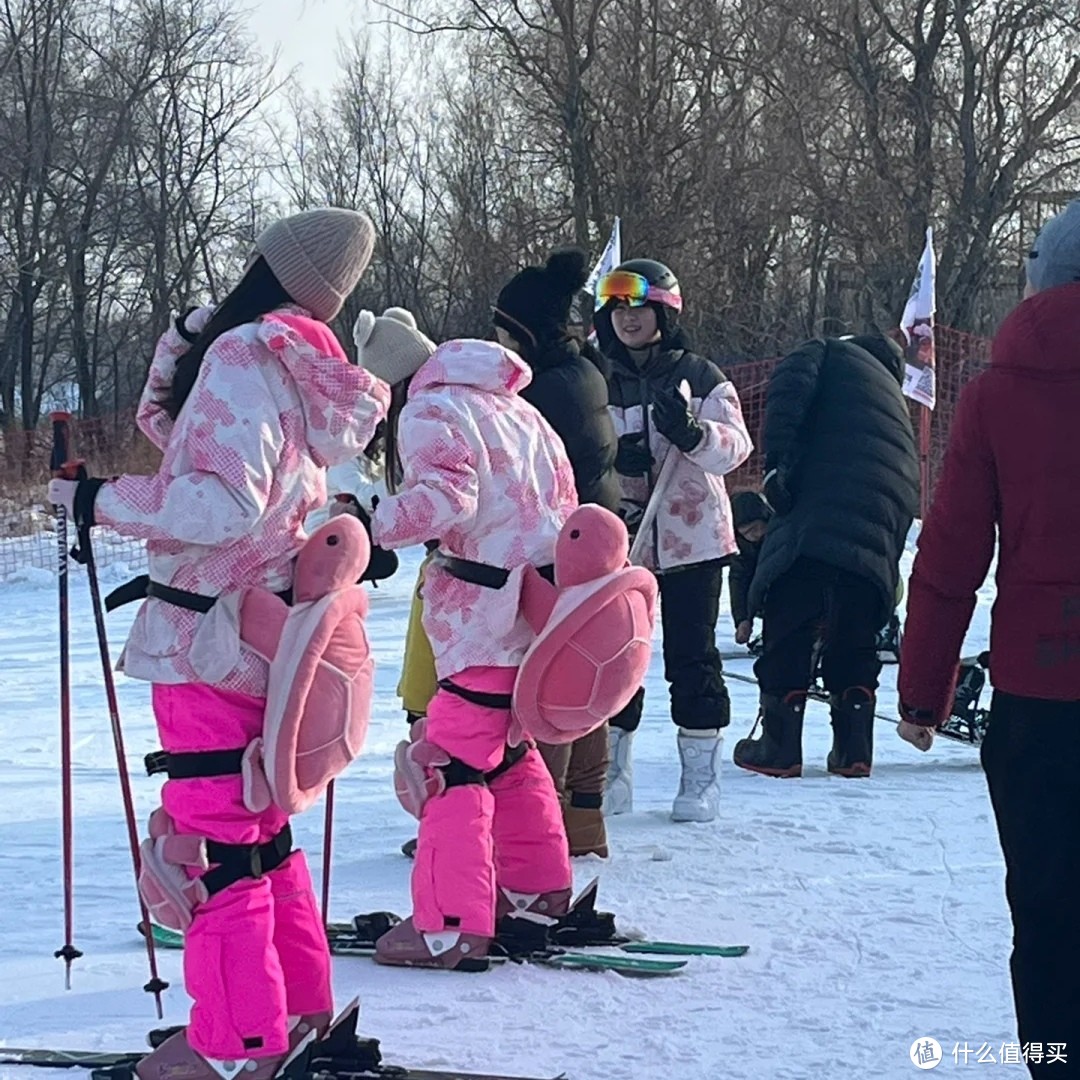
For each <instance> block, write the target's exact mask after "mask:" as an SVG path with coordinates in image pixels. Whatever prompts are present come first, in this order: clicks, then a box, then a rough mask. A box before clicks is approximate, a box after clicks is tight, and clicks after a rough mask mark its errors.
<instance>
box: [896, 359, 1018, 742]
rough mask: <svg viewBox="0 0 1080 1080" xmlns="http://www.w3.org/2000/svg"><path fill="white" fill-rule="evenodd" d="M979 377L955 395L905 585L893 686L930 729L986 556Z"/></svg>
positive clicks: (989, 477) (941, 712)
mask: <svg viewBox="0 0 1080 1080" xmlns="http://www.w3.org/2000/svg"><path fill="white" fill-rule="evenodd" d="M985 392H986V382H985V377H978V378H976V379H974V380H973V381H972V382H971V383H969V384H968V385H967V386H966V387H965V388H964V390H963V391H962V393H961V395H960V400H959V402H958V403H957V406H956V414H955V416H954V417H953V422H952V425H951V427H950V429H949V443H948V447H947V448H946V451H945V461H944V463H943V466H942V471H941V477H940V479H939V481H938V486H937V491H936V492H935V494H934V502H933V505H932V506H931V508H930V511H929V513H928V514H927V518H926V521H925V522H923V527H922V531H921V533H920V535H919V542H918V553H917V555H916V557H915V565H914V567H913V568H912V572H911V580H910V582H909V583H908V602H907V621H906V623H905V625H904V638H903V644H902V646H901V651H900V674H899V677H898V681H897V685H898V688H899V692H900V701H901V703H902V704H903V705H904V706H905V707H907V708H908V709H919V710H930V711H931V712H932V714H933V720H932V721H928V723H930V722H932V723H933V724H935V725H937V724H940V723H941V722H942V721H944V720H945V719H946V718H947V717H948V715H949V711H950V709H951V707H952V698H953V693H954V691H955V687H956V674H957V665H958V663H959V660H960V651H961V649H962V648H963V644H964V636H965V635H966V633H967V629H968V624H969V623H970V622H971V614H972V612H973V611H974V609H975V594H976V592H977V591H978V590H979V588H980V586H981V585H982V584H983V582H984V581H985V580H986V573H987V571H988V570H989V569H990V561H991V559H992V557H993V554H994V536H995V525H996V522H997V517H998V486H997V470H996V468H995V465H994V457H993V453H992V451H991V448H990V445H989V443H988V441H987V439H986V428H985V423H984V420H983V416H982V406H981V402H982V399H983V395H984V394H985Z"/></svg>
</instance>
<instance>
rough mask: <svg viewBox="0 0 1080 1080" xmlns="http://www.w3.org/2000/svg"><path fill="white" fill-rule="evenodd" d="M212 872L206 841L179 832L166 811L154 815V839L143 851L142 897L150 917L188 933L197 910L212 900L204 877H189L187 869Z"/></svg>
mask: <svg viewBox="0 0 1080 1080" xmlns="http://www.w3.org/2000/svg"><path fill="white" fill-rule="evenodd" d="M189 866H190V867H194V868H196V869H199V870H203V871H206V870H209V869H210V861H209V859H208V858H207V853H206V840H205V839H204V838H203V837H201V836H186V835H183V834H180V833H177V831H176V827H175V825H174V823H173V819H172V818H171V817H170V816H169V814H168V813H167V812H166V811H165V810H164V809H162V808H159V809H157V810H155V811H154V812H153V813H152V814H151V815H150V838H149V839H148V840H144V841H143V842H142V846H141V847H140V848H139V895H140V896H141V897H142V899H143V903H145V904H146V908H147V911H148V912H149V915H150V918H151V919H152V920H153V921H154V922H156V923H159V924H160V925H161V926H165V927H168V928H169V929H170V930H180V931H183V930H186V929H187V928H188V927H189V926H190V925H191V920H192V918H193V917H194V915H195V909H196V908H197V907H198V905H199V904H202V903H205V902H206V901H207V900H208V899H209V894H208V893H207V891H206V886H205V885H204V884H203V881H202V878H201V877H189V876H188V874H187V871H186V868H187V867H189Z"/></svg>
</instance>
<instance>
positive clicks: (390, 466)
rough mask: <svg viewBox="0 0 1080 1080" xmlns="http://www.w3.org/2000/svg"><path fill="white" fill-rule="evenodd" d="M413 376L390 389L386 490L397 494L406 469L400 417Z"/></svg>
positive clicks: (387, 417) (387, 421) (386, 448)
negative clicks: (400, 445) (400, 446)
mask: <svg viewBox="0 0 1080 1080" xmlns="http://www.w3.org/2000/svg"><path fill="white" fill-rule="evenodd" d="M411 382H412V378H411V377H410V378H408V379H402V380H401V382H399V383H395V384H394V386H393V387H391V389H390V408H389V410H388V411H387V414H386V444H385V455H386V456H385V461H386V466H385V475H386V490H387V491H388V492H390V494H391V495H396V494H397V490H398V488H399V487H400V485H401V482H402V480H403V479H404V478H405V470H404V469H403V467H402V464H401V457H400V455H399V454H398V439H397V433H398V419H399V418H400V417H401V410H402V409H403V408H405V402H406V401H408V399H409V384H410V383H411Z"/></svg>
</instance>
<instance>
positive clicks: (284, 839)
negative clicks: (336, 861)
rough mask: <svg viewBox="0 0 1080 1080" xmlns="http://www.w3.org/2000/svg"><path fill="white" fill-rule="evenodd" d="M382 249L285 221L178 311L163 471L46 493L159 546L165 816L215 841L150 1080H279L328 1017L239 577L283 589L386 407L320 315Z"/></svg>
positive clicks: (149, 392) (162, 353)
mask: <svg viewBox="0 0 1080 1080" xmlns="http://www.w3.org/2000/svg"><path fill="white" fill-rule="evenodd" d="M373 241H374V231H373V228H372V225H371V222H370V221H369V220H368V218H367V217H366V216H364V215H363V214H359V213H356V212H354V211H349V210H342V209H319V210H311V211H308V212H306V213H303V214H297V215H295V216H293V217H290V218H286V219H284V220H281V221H278V222H277V223H275V224H273V225H271V226H270V227H269V228H268V229H266V230H265V231H264V232H263V233H262V234H261V235H260V236H259V238H258V239H257V240H256V243H255V252H254V253H253V256H252V259H251V260H250V261H249V264H248V267H247V269H246V271H245V274H244V276H243V278H242V279H241V281H240V283H239V284H238V285H237V287H236V288H235V289H234V290H233V291H232V292H231V293H230V294H229V295H228V296H227V297H226V298H225V300H224V301H223V302H222V304H221V306H220V307H218V308H217V309H216V310H212V309H210V308H202V309H199V310H194V311H192V312H189V313H188V314H187V315H186V316H181V317H180V318H179V319H177V320H176V324H175V326H173V327H172V328H170V329H169V330H168V331H167V332H166V333H165V334H164V336H163V337H162V338H161V340H160V342H159V343H158V347H157V351H156V352H155V354H154V359H153V363H152V365H151V368H150V374H149V378H148V380H147V384H146V387H145V389H144V391H143V395H142V400H141V401H140V404H139V410H138V423H139V427H140V428H141V429H142V430H143V431H144V432H145V433H146V435H147V436H148V437H149V438H150V439H151V440H152V441H153V442H154V443H155V445H157V446H158V447H159V448H160V449H161V450H162V451H163V459H162V462H161V467H160V469H159V470H158V472H157V474H156V475H154V476H131V475H129V476H120V477H117V478H114V479H112V480H109V481H103V480H97V479H92V480H84V481H81V482H68V481H54V482H53V484H52V485H50V493H51V496H50V497H55V498H56V500H57V502H58V503H62V504H65V505H67V506H68V507H69V508H70V509H71V511H72V513H73V516H74V519H75V521H76V523H77V524H78V525H80V526H82V527H90V526H93V525H102V526H107V527H109V528H111V529H113V530H114V531H115V532H118V533H121V534H123V535H126V536H134V537H139V538H142V539H145V540H146V541H147V551H148V555H149V571H150V573H149V582H147V581H146V580H145V579H142V580H140V581H136V582H132V583H130V584H129V585H128V586H125V587H124V588H123V589H122V590H119V591H120V592H121V593H123V594H125V595H122V596H119V597H117V600H118V601H119V602H126V601H127V600H129V599H137V598H141V597H147V600H146V603H145V604H143V606H142V608H141V610H140V611H139V613H138V615H137V617H136V619H135V623H134V625H133V627H132V630H131V635H130V637H129V638H128V642H127V645H126V647H125V649H124V653H123V655H122V656H121V660H120V670H122V671H124V672H125V673H126V674H127V675H129V676H130V677H132V678H136V679H145V680H147V681H149V682H151V683H152V684H153V689H152V701H153V708H154V716H155V719H156V721H157V725H158V733H159V736H160V738H161V743H162V747H163V749H164V751H165V760H166V762H167V766H168V773H169V777H170V778H169V780H168V781H167V782H166V783H165V786H164V790H163V793H162V810H163V813H162V811H159V812H157V813H156V814H155V819H156V820H157V824H158V825H159V826H160V825H161V823H162V822H163V821H164V822H168V819H171V822H168V826H169V828H171V829H172V830H173V831H174V832H175V833H176V834H178V836H179V837H190V838H193V839H197V838H205V840H206V857H207V860H208V862H209V863H210V864H211V866H210V869H209V872H207V870H206V867H205V866H203V867H192V866H187V867H186V869H187V874H188V876H189V877H190V878H191V879H198V880H197V882H195V881H194V880H193V884H192V886H191V888H192V890H197V893H196V896H195V903H194V905H193V908H192V912H193V920H192V922H191V924H190V927H189V928H188V930H187V933H186V942H185V952H184V983H185V988H186V989H187V991H188V993H189V994H190V996H191V997H192V999H193V1002H194V1003H193V1006H192V1010H191V1020H190V1023H189V1024H188V1026H187V1028H186V1030H185V1031H183V1032H181V1033H179V1034H177V1035H175V1036H173V1038H171V1039H169V1040H168V1041H167V1042H166V1043H164V1044H163V1045H162V1046H160V1047H159V1048H158V1049H157V1050H155V1051H154V1052H153V1053H152V1054H150V1055H149V1056H148V1057H147V1058H145V1059H143V1061H142V1062H140V1063H139V1065H138V1067H137V1071H138V1073H139V1075H140V1076H141V1077H143V1078H144V1080H160V1077H163V1076H168V1075H175V1076H183V1077H184V1080H222V1078H224V1077H231V1076H233V1075H235V1074H236V1073H237V1072H238V1071H240V1070H241V1069H243V1070H244V1071H243V1073H242V1075H243V1076H244V1077H245V1080H264V1078H268V1077H270V1076H273V1075H274V1074H275V1073H276V1072H277V1071H278V1069H279V1068H280V1066H281V1064H282V1062H283V1061H284V1059H285V1057H286V1056H287V1054H288V1053H289V1051H290V1049H291V1048H292V1047H294V1046H295V1045H296V1044H297V1043H298V1042H299V1041H300V1038H301V1037H302V1036H303V1035H304V1034H306V1033H307V1032H309V1031H311V1030H312V1029H315V1030H320V1029H322V1028H325V1025H326V1024H327V1023H328V1022H329V1019H330V1014H331V1011H332V1009H333V1001H332V991H331V983H330V956H329V951H328V946H327V942H326V936H325V933H324V931H323V927H322V922H321V919H320V917H319V913H318V910H317V905H316V902H315V897H314V895H313V892H312V885H311V877H310V874H309V872H308V867H307V863H306V861H305V858H304V854H303V852H301V851H299V850H294V849H293V846H292V837H291V833H290V831H289V822H288V817H287V816H286V814H285V813H284V812H283V811H282V810H280V809H278V808H277V807H276V806H274V805H273V804H271V805H270V807H269V808H268V809H266V810H264V811H262V812H261V813H256V812H253V811H251V810H249V809H248V808H247V806H246V805H245V800H244V797H243V794H244V793H243V780H242V776H241V771H240V765H239V758H240V754H241V752H242V751H243V750H244V748H246V747H247V746H248V745H249V744H250V743H251V742H252V740H253V739H255V738H256V737H258V736H259V735H260V734H261V733H262V728H263V709H264V704H265V701H264V699H265V695H266V681H267V665H266V663H265V661H264V660H262V659H261V658H260V657H259V656H257V655H256V654H255V653H253V652H251V651H250V650H249V649H248V648H247V647H246V646H245V645H243V644H242V643H241V641H240V638H239V632H238V628H237V627H238V608H239V600H240V597H241V595H242V592H243V590H245V589H247V588H250V587H256V586H261V587H264V588H266V589H269V590H271V591H273V592H284V591H285V590H287V589H288V588H289V586H290V584H291V580H292V562H293V558H294V556H295V555H296V553H297V550H298V548H299V547H300V546H301V544H302V542H303V540H304V537H305V534H304V531H303V522H304V519H305V517H306V516H307V515H308V514H309V513H310V512H311V511H312V510H314V509H315V508H316V507H319V506H321V505H322V504H324V503H325V501H326V483H325V473H326V468H327V466H329V465H331V464H335V463H338V462H341V461H344V460H347V459H348V458H350V457H353V456H355V455H357V454H359V453H360V452H361V451H362V450H363V448H364V447H365V446H366V445H367V444H368V442H369V441H370V440H371V438H372V435H373V433H374V430H375V427H376V425H377V424H378V423H379V421H380V420H381V419H382V418H383V417H384V416H385V414H386V409H387V406H388V404H389V397H390V395H389V390H388V388H387V387H386V386H384V385H382V384H381V383H379V382H378V381H377V380H376V379H375V378H373V377H372V375H371V374H370V373H369V372H366V371H364V370H362V369H360V368H357V367H354V366H352V365H351V364H349V362H348V360H347V358H346V356H345V354H344V352H343V350H342V348H341V345H340V344H339V342H338V341H337V339H336V337H335V336H334V334H333V332H332V331H331V330H330V328H329V327H328V326H327V325H326V323H327V322H328V321H329V320H331V319H333V318H334V317H335V316H336V315H337V314H338V312H339V311H340V309H341V306H342V304H343V302H344V300H345V299H346V297H347V296H348V295H349V294H350V293H351V292H352V291H353V289H354V288H355V286H356V284H357V282H358V281H359V279H360V276H361V274H362V273H363V271H364V269H365V268H366V266H367V264H368V262H369V260H370V258H371V251H372V245H373ZM114 606H115V605H114ZM214 752H217V753H214ZM166 815H167V817H166ZM256 849H257V861H261V870H262V873H261V874H259V873H257V872H255V870H254V868H255V866H256V862H253V860H255V859H256ZM181 880H183V879H181ZM202 890H205V891H202ZM245 1063H246V1068H245Z"/></svg>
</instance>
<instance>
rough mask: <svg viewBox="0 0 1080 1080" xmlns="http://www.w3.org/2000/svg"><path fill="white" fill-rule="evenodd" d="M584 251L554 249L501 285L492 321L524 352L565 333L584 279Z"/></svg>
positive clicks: (585, 278) (561, 336)
mask: <svg viewBox="0 0 1080 1080" xmlns="http://www.w3.org/2000/svg"><path fill="white" fill-rule="evenodd" d="M586 259H587V256H586V255H585V252H584V251H581V250H579V249H577V248H567V249H565V250H563V251H556V252H554V253H553V254H552V255H551V256H550V257H549V258H548V261H547V263H546V265H544V266H527V267H525V269H524V270H522V271H520V272H519V273H517V274H515V275H514V276H513V277H512V278H511V279H510V280H509V281H508V282H507V283H506V284H505V285H504V286H503V288H502V291H501V292H500V293H499V298H498V300H496V301H495V310H494V313H493V315H492V321H493V322H494V323H495V325H496V326H501V327H502V328H503V329H504V330H505V331H506V332H507V333H508V334H511V335H512V336H513V337H514V339H515V340H516V341H518V342H519V343H520V344H521V346H522V348H523V349H524V350H526V351H529V350H530V349H535V348H537V347H539V346H541V345H546V344H548V343H550V342H552V341H558V340H560V339H561V338H564V337H566V335H567V328H566V326H567V323H568V322H569V321H570V306H571V304H572V303H573V301H574V297H575V296H576V295H577V293H578V292H579V291H580V290H581V288H582V287H583V286H584V284H585V282H586V281H587V280H588V277H589V275H588V271H587V269H586Z"/></svg>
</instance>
